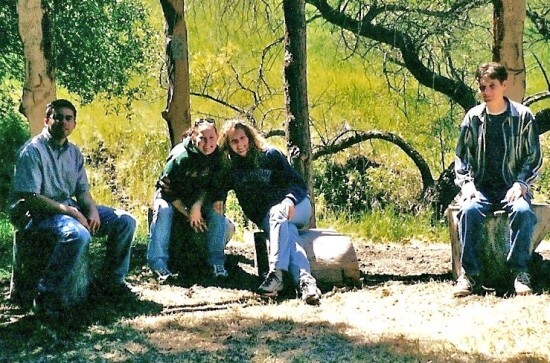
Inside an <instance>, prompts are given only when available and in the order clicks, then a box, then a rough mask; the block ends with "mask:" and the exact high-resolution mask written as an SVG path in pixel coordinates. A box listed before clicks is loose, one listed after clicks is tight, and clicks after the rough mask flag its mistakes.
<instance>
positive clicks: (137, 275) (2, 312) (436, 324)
mask: <svg viewBox="0 0 550 363" xmlns="http://www.w3.org/2000/svg"><path fill="white" fill-rule="evenodd" d="M354 245H355V249H356V253H357V256H358V261H359V265H360V270H361V276H362V280H361V286H356V287H352V288H339V289H337V288H335V289H333V290H331V291H324V292H323V298H322V302H321V305H320V306H307V305H305V304H303V303H302V302H301V301H300V300H299V299H296V298H295V295H294V291H293V289H288V290H286V292H285V294H283V296H281V297H280V298H278V299H276V300H265V299H260V298H258V296H256V295H255V294H254V292H253V291H254V289H255V288H256V287H257V286H258V284H259V282H260V281H259V279H258V277H257V275H256V269H255V267H254V248H253V243H252V242H232V243H230V245H229V246H228V247H229V248H228V252H229V254H228V262H227V265H228V270H229V272H230V274H231V278H230V279H228V280H227V281H221V282H220V281H217V280H215V279H213V278H211V277H209V276H208V275H206V274H205V273H204V272H201V271H199V270H195V269H192V270H191V271H188V273H187V276H180V277H181V278H180V279H179V280H178V281H176V282H174V283H173V284H169V285H159V284H157V282H156V281H155V280H154V278H153V276H152V275H151V273H150V272H149V271H148V269H147V268H144V267H143V268H142V267H140V266H136V267H134V269H133V270H132V271H133V272H132V274H131V275H130V276H129V281H130V282H131V283H132V284H133V285H134V286H135V287H136V292H137V294H138V299H137V300H136V301H134V302H132V303H128V304H119V303H109V302H106V303H104V304H100V305H99V306H92V307H89V308H88V309H87V310H86V311H85V312H83V314H82V316H80V320H79V322H78V323H77V324H72V325H70V326H69V327H64V328H63V329H60V328H59V326H57V325H56V324H51V323H50V325H48V324H45V323H44V322H43V321H40V319H37V318H36V317H35V316H33V314H32V313H29V312H26V311H21V309H18V307H17V306H14V305H11V304H10V302H9V301H8V300H6V296H5V294H3V296H2V298H1V299H0V325H1V327H0V329H1V331H2V334H1V338H0V362H4V361H5V362H15V361H25V362H26V361H29V362H30V361H32V362H34V361H147V362H149V361H154V362H180V361H182V362H187V361H193V362H194V361H201V362H202V361H206V362H218V361H230V362H249V361H250V362H344V361H351V362H473V361H476V362H505V361H509V362H547V361H550V348H549V347H548V336H550V295H549V291H550V242H546V241H544V242H543V243H541V245H540V246H539V249H538V252H539V253H540V254H541V256H542V257H543V260H542V262H541V263H540V264H539V266H540V267H541V271H540V273H539V274H537V275H536V276H534V277H535V290H536V294H535V295H533V296H528V297H514V296H512V295H511V294H503V295H498V294H495V293H491V292H490V291H489V292H487V293H485V294H481V295H474V296H470V297H467V298H463V299H455V298H452V297H451V294H450V292H451V289H452V274H451V272H450V264H451V249H450V246H449V244H448V243H435V244H424V243H420V242H418V243H409V244H406V245H397V244H379V243H370V242H367V241H354ZM133 258H134V264H135V262H136V261H144V258H145V250H144V246H138V247H137V248H136V250H135V253H134V257H133ZM1 287H2V289H3V292H4V293H7V290H8V286H7V284H6V282H5V281H3V282H2V285H1ZM73 319H74V317H73ZM77 319H78V318H77Z"/></svg>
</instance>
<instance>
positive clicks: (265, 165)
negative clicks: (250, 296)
mask: <svg viewBox="0 0 550 363" xmlns="http://www.w3.org/2000/svg"><path fill="white" fill-rule="evenodd" d="M218 143H219V145H220V146H221V148H222V150H223V151H225V152H227V154H228V156H229V159H230V172H229V174H230V177H229V178H226V179H225V180H226V182H227V183H228V184H227V186H226V189H227V191H228V190H230V189H233V190H234V191H235V194H236V196H237V199H238V201H239V204H240V206H241V208H242V210H243V212H244V214H245V215H246V216H247V217H248V218H249V219H250V220H251V221H252V222H254V223H255V224H256V225H257V226H258V227H260V228H261V229H262V230H263V231H264V233H265V234H266V236H267V237H268V238H269V272H268V274H267V276H266V278H265V280H264V281H263V282H262V284H261V285H260V287H259V288H258V292H259V293H260V294H262V295H266V296H276V295H277V293H278V292H279V291H281V290H282V289H283V271H288V272H289V273H290V275H291V276H292V279H293V281H294V282H295V283H296V285H297V286H298V287H299V289H300V293H301V297H302V300H304V301H305V302H306V303H308V304H312V305H313V304H318V303H319V299H320V296H321V293H320V291H319V289H318V288H317V282H316V280H315V278H314V277H313V276H312V275H311V269H310V265H309V261H308V259H307V255H306V253H305V251H304V249H303V248H302V246H301V245H300V241H301V238H300V235H299V233H298V229H299V228H302V227H304V226H305V225H307V223H308V222H309V219H310V217H311V212H312V207H311V201H310V199H309V196H308V194H307V188H306V185H305V183H304V180H303V178H302V177H301V176H300V174H298V172H296V170H294V169H293V168H292V166H291V165H290V164H289V162H288V161H287V159H286V157H285V156H284V155H283V153H282V152H280V151H279V150H277V149H276V148H274V147H272V146H270V145H269V144H268V143H267V142H266V140H265V139H264V138H263V137H262V136H261V135H260V134H259V133H258V131H257V130H256V129H255V128H254V127H253V126H251V125H249V124H248V123H247V122H245V121H243V120H239V119H235V120H228V121H226V122H225V124H224V125H223V127H222V130H221V133H220V139H219V142H218Z"/></svg>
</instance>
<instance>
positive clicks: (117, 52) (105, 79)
mask: <svg viewBox="0 0 550 363" xmlns="http://www.w3.org/2000/svg"><path fill="white" fill-rule="evenodd" d="M0 1H1V2H2V3H6V4H2V5H1V6H0V29H2V30H6V32H5V35H4V33H3V35H2V36H3V38H2V42H0V78H2V76H6V75H7V77H8V78H11V79H14V80H18V81H20V82H22V81H23V77H24V72H23V66H24V64H25V63H24V61H23V48H22V44H21V40H20V38H19V33H18V28H17V26H18V24H17V12H16V6H15V4H16V1H13V0H0ZM44 3H45V6H46V9H47V11H48V12H49V14H50V19H51V29H52V39H51V40H50V41H51V46H52V50H53V66H54V68H55V74H56V81H57V82H58V84H59V85H62V86H64V87H65V88H66V89H68V90H69V91H71V92H74V93H75V94H77V95H79V96H80V97H81V99H82V102H84V103H88V102H91V101H92V100H93V99H94V98H95V97H97V96H98V95H101V96H103V97H105V98H107V99H109V98H111V97H113V96H115V97H121V99H118V100H116V102H115V103H114V105H113V108H114V109H115V110H116V107H120V104H122V105H123V106H128V102H129V100H132V99H135V98H137V97H140V96H143V92H144V91H146V90H147V89H148V88H149V87H148V83H149V75H150V74H151V73H157V72H158V70H157V69H158V66H157V64H156V60H157V59H158V58H157V56H156V55H157V54H158V53H159V52H160V44H161V43H160V41H159V40H158V39H159V38H160V34H158V33H157V32H156V31H155V30H154V28H153V27H152V26H151V25H150V22H149V12H148V7H147V6H146V3H145V1H142V0H121V1H116V2H113V1H111V0H100V1H81V0H69V1H60V0H44ZM136 80H137V81H136Z"/></svg>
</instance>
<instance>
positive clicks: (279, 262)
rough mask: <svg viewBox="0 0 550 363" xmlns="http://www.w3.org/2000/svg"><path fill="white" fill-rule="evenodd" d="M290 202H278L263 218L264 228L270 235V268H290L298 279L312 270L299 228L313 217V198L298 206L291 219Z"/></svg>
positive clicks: (293, 275)
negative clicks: (287, 211)
mask: <svg viewBox="0 0 550 363" xmlns="http://www.w3.org/2000/svg"><path fill="white" fill-rule="evenodd" d="M286 208H287V207H286V206H285V205H284V204H282V203H280V204H276V205H274V206H273V207H271V209H270V210H269V213H268V214H267V215H266V216H265V217H264V220H263V221H262V226H261V228H262V230H263V231H264V233H265V234H267V235H269V269H270V270H285V271H289V272H290V274H291V276H292V279H293V280H294V282H295V283H298V282H299V281H300V277H301V276H303V275H305V274H307V275H310V274H311V268H310V265H309V260H308V259H307V255H306V252H305V250H304V249H303V248H302V246H301V245H300V243H301V237H300V235H299V233H298V229H299V228H302V227H303V226H305V225H306V224H307V223H308V222H309V219H310V217H311V202H310V200H309V198H305V199H304V200H303V201H301V202H300V203H298V205H296V206H295V213H294V216H293V217H292V219H291V220H288V217H287V214H286Z"/></svg>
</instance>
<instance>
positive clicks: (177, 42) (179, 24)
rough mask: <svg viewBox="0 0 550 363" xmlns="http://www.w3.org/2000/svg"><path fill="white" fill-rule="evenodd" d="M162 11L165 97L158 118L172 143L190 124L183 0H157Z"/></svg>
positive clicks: (187, 60)
mask: <svg viewBox="0 0 550 363" xmlns="http://www.w3.org/2000/svg"><path fill="white" fill-rule="evenodd" d="M160 5H161V6H162V11H163V13H164V20H165V23H164V31H165V36H166V57H167V60H166V62H167V72H168V96H167V101H166V109H165V110H164V111H163V112H162V117H163V118H164V120H166V123H167V124H168V132H169V133H170V141H171V143H172V146H175V145H176V144H177V143H178V142H179V141H181V138H182V136H183V133H184V132H185V131H186V130H187V128H189V125H190V124H191V106H190V95H189V57H188V43H187V26H186V24H185V8H184V0H160Z"/></svg>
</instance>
